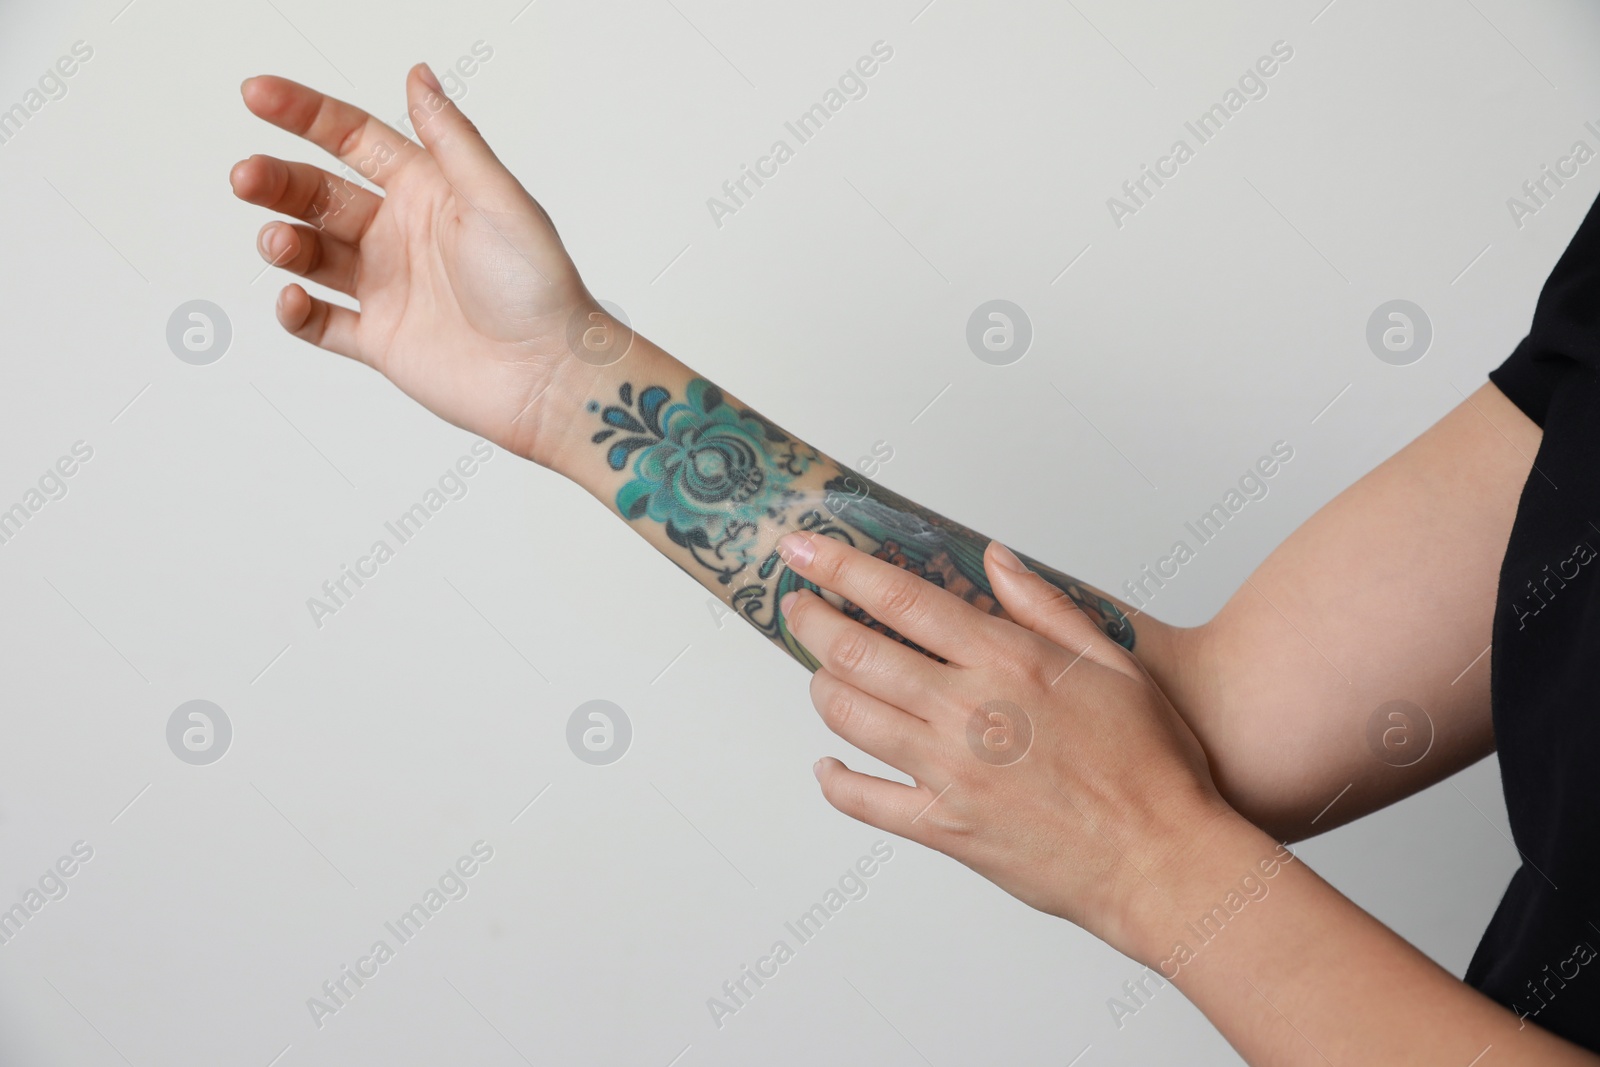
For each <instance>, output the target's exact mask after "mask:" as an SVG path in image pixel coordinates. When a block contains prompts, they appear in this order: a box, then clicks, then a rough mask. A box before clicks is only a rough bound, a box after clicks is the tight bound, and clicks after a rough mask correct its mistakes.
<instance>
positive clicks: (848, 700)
mask: <svg viewBox="0 0 1600 1067" xmlns="http://www.w3.org/2000/svg"><path fill="white" fill-rule="evenodd" d="M822 717H823V721H824V722H826V723H827V724H828V728H829V729H830V730H832V731H833V732H834V733H836V734H840V735H841V736H842V735H844V734H847V733H853V732H854V728H855V727H857V726H859V725H860V724H861V705H860V703H859V702H858V701H857V700H856V698H855V697H854V696H852V695H851V694H850V691H849V690H848V689H846V688H845V687H844V686H834V687H833V691H832V692H830V693H829V694H828V695H827V697H826V698H825V699H824V701H823V708H822Z"/></svg>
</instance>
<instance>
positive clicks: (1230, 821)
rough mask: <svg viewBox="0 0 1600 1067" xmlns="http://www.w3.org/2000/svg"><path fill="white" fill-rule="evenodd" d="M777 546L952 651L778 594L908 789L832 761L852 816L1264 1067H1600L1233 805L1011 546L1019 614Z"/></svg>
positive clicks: (852, 729)
mask: <svg viewBox="0 0 1600 1067" xmlns="http://www.w3.org/2000/svg"><path fill="white" fill-rule="evenodd" d="M784 551H785V555H786V556H787V557H788V558H789V560H790V561H791V562H792V564H793V565H794V566H795V567H796V568H797V569H798V570H799V571H800V572H801V573H802V574H804V575H805V576H806V577H808V578H809V579H811V580H813V581H815V582H816V583H817V584H819V585H821V586H822V587H823V588H826V589H831V590H834V591H836V592H846V593H847V594H848V595H849V596H850V598H851V599H852V600H853V601H854V602H855V603H857V604H859V605H861V606H862V607H864V608H865V609H866V610H867V611H869V612H871V613H872V615H873V616H874V617H876V618H879V619H884V620H888V621H889V623H890V625H893V626H896V627H897V628H899V629H900V630H901V631H902V632H904V633H907V634H909V635H910V636H911V638H912V639H913V640H915V641H918V642H919V643H922V644H924V645H925V646H926V647H928V648H930V649H933V650H935V651H937V652H940V653H942V654H943V655H944V656H945V657H946V658H947V660H948V662H946V663H944V664H942V665H935V664H932V663H930V662H928V661H926V660H923V659H921V658H920V657H916V656H913V655H911V654H910V653H908V652H906V650H905V649H903V648H902V647H901V646H899V645H897V644H895V643H893V642H890V641H886V640H884V639H883V638H882V637H880V636H879V635H877V634H874V633H872V632H871V631H869V630H867V629H865V628H864V627H862V626H860V625H859V624H858V623H856V622H855V621H854V620H853V619H850V618H848V617H846V616H845V615H844V614H842V613H840V612H838V611H836V610H834V609H833V608H832V607H831V606H830V605H829V604H828V603H827V602H825V601H824V600H823V599H821V598H819V597H815V596H812V595H810V594H809V593H796V594H792V595H791V596H790V597H789V598H787V599H786V602H785V604H784V605H783V611H784V614H785V616H786V617H787V618H788V619H789V621H790V624H791V625H792V626H793V628H794V630H795V632H796V633H797V634H798V635H799V636H800V638H801V640H803V641H804V642H805V643H806V644H807V646H808V647H810V648H813V649H815V650H816V651H817V653H818V656H819V658H820V660H821V666H820V668H819V669H818V670H817V672H816V673H815V674H814V675H813V678H812V685H811V693H812V700H813V702H814V703H815V704H816V707H817V710H818V711H819V712H820V713H821V715H822V718H823V721H824V722H825V723H827V725H828V726H829V728H831V729H832V730H833V731H834V732H835V733H837V734H838V735H839V736H840V737H842V738H844V739H845V740H846V741H848V742H850V743H851V744H852V745H854V746H855V747H856V748H858V749H860V750H862V751H864V752H866V753H868V754H870V755H873V756H876V757H877V758H878V759H880V760H882V761H884V762H885V763H888V764H889V765H891V766H893V767H895V768H897V769H899V770H901V771H903V772H905V773H906V774H907V775H909V776H910V777H911V779H912V782H911V783H910V784H905V783H901V782H893V781H888V780H886V779H883V778H876V777H872V776H869V775H865V774H861V773H858V772H855V771H851V770H849V769H848V768H846V767H845V766H844V765H843V764H842V763H840V762H839V761H838V760H833V759H824V760H821V761H819V762H818V763H817V768H816V769H817V778H818V780H819V781H820V783H821V785H822V790H823V793H824V795H825V796H826V797H827V798H828V800H829V802H831V803H832V804H833V805H834V806H835V807H836V808H838V809H839V810H840V811H842V812H844V813H845V814H847V815H850V816H852V817H854V818H857V819H860V820H862V821H863V822H866V823H869V824H871V825H873V826H876V827H879V828H880V829H883V830H887V831H889V832H891V833H895V834H899V835H901V836H903V837H907V838H909V839H911V840H913V841H916V842H919V843H921V844H924V845H926V846H928V847H929V848H934V849H938V850H939V851H941V852H944V853H946V854H947V855H949V856H951V857H953V858H955V859H957V860H959V861H961V862H962V863H965V864H967V865H968V866H969V867H971V868H972V869H973V870H975V871H976V872H977V873H979V874H981V875H983V876H984V877H985V878H988V879H990V880H991V881H993V882H995V883H996V884H997V885H999V886H1000V888H1002V889H1004V890H1006V891H1007V892H1009V893H1011V894H1012V895H1013V896H1016V897H1017V898H1018V899H1020V900H1022V901H1023V902H1025V903H1027V904H1030V905H1032V906H1033V907H1035V908H1038V909H1040V910H1041V911H1045V912H1048V913H1050V914H1052V915H1057V916H1060V917H1062V918H1064V919H1068V920H1069V921H1072V922H1074V923H1077V924H1078V925H1079V926H1082V927H1083V928H1084V929H1086V930H1088V931H1089V932H1090V933H1093V934H1095V935H1096V936H1098V937H1100V938H1102V939H1104V940H1105V941H1106V942H1108V943H1109V944H1110V945H1111V946H1112V947H1114V948H1117V949H1119V950H1121V951H1122V952H1124V953H1126V954H1127V955H1129V956H1131V957H1133V958H1134V959H1136V960H1138V961H1140V962H1142V963H1144V964H1145V965H1146V966H1147V967H1148V968H1149V969H1150V970H1151V971H1152V972H1156V973H1157V974H1159V975H1160V976H1161V977H1160V978H1159V979H1158V978H1155V977H1153V976H1146V978H1145V979H1144V980H1143V981H1144V983H1145V985H1144V988H1145V991H1146V992H1147V993H1148V992H1154V990H1155V989H1156V988H1159V984H1158V983H1160V982H1172V983H1174V984H1176V985H1177V986H1178V987H1179V988H1180V989H1181V990H1183V992H1184V994H1185V995H1186V996H1188V997H1189V999H1190V1000H1191V1001H1193V1002H1194V1003H1195V1005H1196V1006H1198V1007H1199V1008H1200V1009H1201V1010H1202V1011H1203V1012H1205V1014H1206V1016H1207V1017H1208V1018H1209V1019H1210V1020H1211V1021H1212V1023H1213V1024H1215V1025H1216V1027H1217V1028H1218V1029H1219V1030H1220V1031H1221V1032H1222V1034H1223V1036H1225V1037H1226V1038H1227V1039H1228V1041H1229V1042H1230V1043H1232V1045H1233V1046H1234V1048H1236V1049H1238V1051H1239V1053H1240V1054H1241V1055H1242V1056H1243V1057H1244V1058H1245V1059H1246V1060H1247V1061H1248V1062H1249V1063H1251V1064H1254V1065H1257V1067H1266V1065H1272V1067H1290V1065H1295V1067H1326V1065H1329V1064H1401V1063H1407V1064H1410V1063H1416V1064H1424V1063H1425V1064H1446V1065H1455V1067H1492V1065H1498V1064H1541V1065H1554V1064H1573V1065H1577V1064H1587V1065H1593V1064H1596V1063H1600V1057H1596V1056H1594V1055H1592V1054H1590V1053H1587V1052H1584V1051H1582V1050H1580V1049H1578V1048H1576V1047H1574V1046H1573V1045H1571V1044H1569V1043H1568V1042H1566V1041H1564V1040H1562V1039H1560V1038H1558V1037H1555V1036H1554V1035H1552V1034H1550V1033H1549V1032H1548V1031H1545V1030H1543V1029H1541V1028H1540V1027H1538V1026H1535V1025H1525V1020H1524V1019H1523V1018H1519V1017H1518V1014H1516V1013H1513V1012H1511V1011H1508V1010H1507V1009H1505V1008H1504V1007H1502V1006H1500V1005H1499V1004H1496V1003H1494V1002H1493V1001H1491V1000H1489V999H1488V998H1487V997H1485V996H1483V995H1482V994H1480V993H1478V992H1477V991H1476V990H1473V989H1471V988H1469V987H1467V986H1466V985H1464V984H1463V983H1461V982H1459V981H1457V980H1456V979H1455V978H1453V977H1451V976H1450V975H1449V974H1447V973H1446V972H1445V971H1444V970H1443V969H1441V968H1440V967H1439V966H1437V965H1436V964H1434V963H1433V962H1432V961H1430V960H1428V959H1427V958H1426V957H1425V956H1423V955H1422V954H1421V953H1420V952H1418V951H1417V950H1416V949H1414V948H1412V947H1411V946H1410V945H1408V944H1406V943H1405V942H1404V941H1403V940H1401V939H1400V938H1399V937H1398V936H1396V935H1395V934H1394V933H1393V932H1391V931H1390V930H1388V929H1386V928H1385V927H1384V926H1382V925H1381V924H1380V923H1378V922H1377V921H1376V920H1375V919H1373V918H1372V917H1371V916H1369V915H1367V914H1366V913H1364V912H1362V911H1361V910H1360V909H1359V908H1357V907H1356V906H1355V905H1354V904H1352V903H1350V901H1348V900H1346V899H1345V898H1344V897H1343V896H1341V895H1340V894H1339V893H1338V892H1337V891H1336V890H1334V889H1333V888H1332V887H1331V886H1329V885H1328V884H1327V883H1326V882H1324V881H1322V879H1320V878H1318V877H1317V876H1316V874H1314V873H1313V872H1312V871H1311V870H1309V869H1308V868H1307V867H1306V866H1305V864H1304V863H1302V862H1301V861H1300V860H1298V859H1297V858H1296V857H1295V856H1294V854H1293V853H1292V852H1291V851H1290V850H1289V849H1288V848H1287V847H1285V846H1282V845H1279V844H1278V843H1277V842H1275V841H1274V840H1273V839H1272V838H1271V837H1269V836H1268V835H1267V834H1265V833H1263V832H1262V831H1261V830H1259V829H1257V828H1256V827H1255V826H1253V825H1251V824H1250V823H1249V822H1248V821H1247V820H1245V819H1244V818H1243V817H1242V816H1240V815H1239V814H1237V813H1236V812H1234V811H1233V810H1232V809H1230V808H1229V807H1228V806H1227V804H1226V803H1225V802H1224V800H1223V799H1222V797H1221V796H1219V795H1218V793H1217V791H1216V789H1215V787H1214V783H1213V781H1212V779H1211V777H1210V775H1209V774H1208V771H1207V767H1206V760H1205V758H1204V756H1203V755H1202V753H1201V750H1200V746H1199V744H1198V742H1197V741H1196V739H1195V736H1194V734H1193V733H1192V732H1191V731H1190V730H1189V729H1188V728H1187V726H1186V725H1185V724H1184V722H1183V720H1182V719H1181V718H1180V717H1179V716H1178V715H1177V713H1176V712H1175V711H1174V710H1173V708H1172V705H1171V704H1170V702H1169V701H1168V700H1167V699H1166V697H1165V696H1164V694H1163V693H1162V692H1161V690H1160V689H1159V688H1158V687H1157V686H1156V685H1155V684H1154V683H1153V682H1152V681H1151V680H1150V678H1149V677H1148V676H1147V675H1146V673H1145V672H1144V670H1143V669H1142V668H1141V667H1140V665H1139V663H1138V662H1137V661H1136V660H1135V659H1134V658H1133V657H1132V656H1130V655H1128V654H1127V653H1126V652H1125V651H1124V650H1123V649H1121V648H1119V647H1117V646H1115V645H1114V644H1113V643H1112V642H1110V641H1107V640H1106V639H1105V637H1104V635H1103V634H1102V633H1101V632H1100V631H1099V630H1098V629H1097V628H1096V627H1095V626H1094V625H1093V624H1092V623H1091V622H1090V620H1089V619H1088V618H1087V617H1085V616H1084V615H1083V613H1082V612H1081V611H1079V610H1078V608H1077V607H1076V606H1075V605H1073V604H1072V603H1071V602H1070V601H1069V600H1067V598H1065V597H1063V596H1062V595H1061V593H1060V592H1059V591H1058V590H1056V589H1055V588H1054V587H1053V586H1051V585H1050V584H1048V583H1046V582H1045V581H1043V580H1042V579H1041V578H1039V577H1038V576H1037V575H1034V574H1031V573H1028V572H1027V571H1026V570H1024V569H1023V568H1022V565H1021V563H1020V562H1019V561H1018V560H1016V559H1015V557H1012V556H1010V554H1009V553H1008V552H1007V551H1006V549H1005V548H1003V547H1002V546H1000V545H998V544H995V545H992V546H991V547H990V548H989V549H988V554H987V557H986V562H987V564H988V567H989V574H990V580H991V585H992V587H993V588H994V590H995V594H996V595H997V596H998V597H999V599H1000V601H1001V603H1003V604H1004V605H1005V606H1006V609H1007V612H1008V614H1009V615H1010V616H1011V618H1012V619H1014V620H1016V621H1015V622H1010V621H1003V620H1000V619H997V618H994V617H992V616H989V615H984V614H979V613H978V612H975V611H973V610H972V609H971V608H970V607H969V606H968V605H966V604H963V603H961V602H960V601H959V600H957V599H955V598H953V597H950V596H948V595H946V594H945V593H943V592H942V591H940V590H938V589H934V588H931V587H929V586H928V585H927V584H926V583H922V582H915V581H914V580H908V578H907V576H906V575H904V574H902V573H901V572H899V571H896V570H894V569H893V568H890V567H887V566H884V565H883V564H882V563H881V562H879V561H877V560H874V559H872V558H871V557H869V556H866V555H864V554H862V553H859V552H855V551H853V550H851V549H849V548H847V547H845V546H844V545H842V544H840V543H839V542H837V541H835V540H833V539H831V538H826V537H815V536H812V535H807V534H800V535H791V538H789V539H786V543H785V545H784ZM1580 951H1582V946H1580ZM1584 961H1585V960H1584V958H1583V957H1581V956H1580V958H1579V960H1578V962H1580V963H1581V962H1584ZM1571 962H1573V961H1570V960H1569V961H1567V963H1571ZM1552 963H1553V964H1558V963H1560V961H1552ZM1535 977H1537V976H1535ZM1535 1003H1537V1002H1532V1003H1530V1004H1529V1005H1528V1006H1527V1007H1528V1008H1529V1009H1534V1007H1535ZM1131 1007H1132V1006H1130V1010H1131Z"/></svg>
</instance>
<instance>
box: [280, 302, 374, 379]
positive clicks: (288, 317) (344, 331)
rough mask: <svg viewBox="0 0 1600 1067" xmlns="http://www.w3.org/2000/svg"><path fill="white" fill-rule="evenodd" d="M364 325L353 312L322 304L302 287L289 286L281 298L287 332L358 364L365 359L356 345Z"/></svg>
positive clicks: (281, 311) (282, 318)
mask: <svg viewBox="0 0 1600 1067" xmlns="http://www.w3.org/2000/svg"><path fill="white" fill-rule="evenodd" d="M360 321H361V317H360V316H359V315H357V314H356V313H355V312H354V311H351V310H350V309H349V308H342V307H337V306H335V305H333V304H330V303H328V302H327V301H326V300H318V299H317V298H316V297H314V296H312V295H311V294H310V293H308V292H306V291H305V290H304V289H302V288H300V286H298V285H286V286H284V289H283V292H281V293H279V294H278V322H280V323H281V324H282V325H283V328H284V329H285V330H288V331H289V332H290V333H292V334H294V335H295V336H296V337H298V338H300V340H302V341H310V342H311V343H312V344H314V345H316V346H317V347H318V348H325V349H327V350H328V351H329V352H333V353H336V354H338V355H341V356H348V357H350V358H351V359H356V360H361V358H362V357H361V352H360V349H359V347H358V346H357V344H356V327H357V325H358V324H359V323H360ZM362 362H365V360H362Z"/></svg>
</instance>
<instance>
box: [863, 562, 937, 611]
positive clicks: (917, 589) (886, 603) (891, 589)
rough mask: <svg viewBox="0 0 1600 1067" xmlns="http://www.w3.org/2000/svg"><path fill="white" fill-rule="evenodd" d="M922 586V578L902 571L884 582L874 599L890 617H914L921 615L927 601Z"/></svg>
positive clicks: (879, 607)
mask: <svg viewBox="0 0 1600 1067" xmlns="http://www.w3.org/2000/svg"><path fill="white" fill-rule="evenodd" d="M922 586H923V581H922V579H920V578H918V577H916V576H915V575H912V574H906V573H904V572H902V573H900V574H897V575H895V576H894V577H892V578H889V579H887V580H885V581H884V582H882V583H881V584H880V585H879V587H878V589H877V590H876V594H875V596H874V598H873V599H874V600H875V601H876V602H877V606H878V609H879V610H880V611H882V612H883V614H884V615H886V616H888V618H889V619H892V620H895V621H905V620H908V619H914V618H916V617H918V616H919V615H921V613H922V611H923V608H924V606H925V604H926V603H927V594H926V592H925V591H924V589H923V588H922ZM880 621H887V620H880Z"/></svg>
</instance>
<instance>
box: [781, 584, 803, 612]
mask: <svg viewBox="0 0 1600 1067" xmlns="http://www.w3.org/2000/svg"><path fill="white" fill-rule="evenodd" d="M799 595H800V593H799V591H798V590H790V591H789V592H787V593H785V594H783V599H782V600H780V601H778V610H779V611H780V612H782V613H783V614H784V615H785V616H787V615H788V614H789V609H790V608H791V607H793V606H794V600H795V597H797V596H799Z"/></svg>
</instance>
